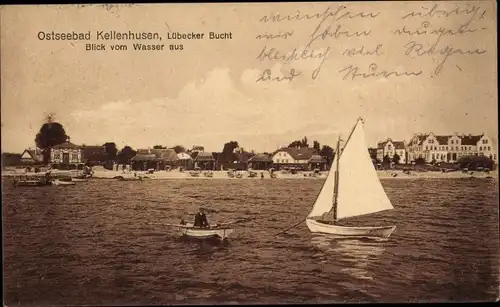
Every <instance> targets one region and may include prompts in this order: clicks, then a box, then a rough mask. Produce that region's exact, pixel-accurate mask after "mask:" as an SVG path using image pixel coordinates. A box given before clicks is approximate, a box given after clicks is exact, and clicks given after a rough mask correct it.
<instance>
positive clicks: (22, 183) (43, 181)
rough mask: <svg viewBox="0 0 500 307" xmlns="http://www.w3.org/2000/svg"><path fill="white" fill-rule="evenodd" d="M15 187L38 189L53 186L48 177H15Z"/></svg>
mask: <svg viewBox="0 0 500 307" xmlns="http://www.w3.org/2000/svg"><path fill="white" fill-rule="evenodd" d="M13 185H14V186H15V187H36V186H47V185H51V183H50V181H49V180H48V179H47V178H46V177H42V176H29V175H24V176H22V175H21V176H16V177H14V183H13Z"/></svg>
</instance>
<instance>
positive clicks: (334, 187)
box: [306, 118, 396, 238]
mask: <svg viewBox="0 0 500 307" xmlns="http://www.w3.org/2000/svg"><path fill="white" fill-rule="evenodd" d="M391 209H394V207H393V206H392V204H391V201H390V200H389V198H388V197H387V194H386V193H385V191H384V188H383V187H382V184H381V183H380V180H379V178H378V175H377V172H376V171H375V168H374V166H373V162H372V160H371V158H370V155H369V153H368V150H367V146H366V144H365V134H364V129H363V119H361V118H358V120H357V121H356V124H355V125H354V128H353V129H352V131H351V133H350V135H349V137H348V138H347V140H346V143H345V145H344V148H343V149H342V151H340V138H339V139H338V142H337V150H336V154H335V158H334V161H333V163H332V167H331V168H330V171H329V173H328V176H327V178H326V180H325V182H324V183H323V186H322V188H321V191H320V193H319V194H318V197H317V198H316V201H315V202H314V205H313V208H312V210H311V212H310V213H309V215H308V216H307V218H306V224H307V227H308V228H309V230H310V231H311V232H313V233H325V234H332V235H340V236H355V237H382V238H388V237H389V236H390V235H391V234H392V233H393V231H394V230H395V229H396V226H380V227H372V226H368V227H366V226H359V227H357V226H355V227H352V226H340V225H338V221H339V220H341V219H345V218H348V217H354V216H361V215H367V214H371V213H375V212H380V211H384V210H391Z"/></svg>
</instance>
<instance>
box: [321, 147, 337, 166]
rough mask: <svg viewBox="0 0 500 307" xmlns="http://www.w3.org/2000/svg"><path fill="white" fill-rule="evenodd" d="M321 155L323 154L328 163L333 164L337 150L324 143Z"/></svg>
mask: <svg viewBox="0 0 500 307" xmlns="http://www.w3.org/2000/svg"><path fill="white" fill-rule="evenodd" d="M319 155H320V156H322V157H323V158H324V159H325V160H326V164H327V165H331V164H332V161H333V158H334V157H335V152H334V150H333V148H331V147H330V146H328V145H323V147H322V148H321V150H320V152H319Z"/></svg>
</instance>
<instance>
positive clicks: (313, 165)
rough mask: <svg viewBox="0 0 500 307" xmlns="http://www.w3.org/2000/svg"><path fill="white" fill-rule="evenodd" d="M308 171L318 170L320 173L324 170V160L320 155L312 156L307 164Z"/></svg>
mask: <svg viewBox="0 0 500 307" xmlns="http://www.w3.org/2000/svg"><path fill="white" fill-rule="evenodd" d="M308 165H309V170H314V169H319V170H320V171H324V170H326V160H325V158H323V157H322V156H320V155H313V156H312V157H311V158H310V159H309V162H308Z"/></svg>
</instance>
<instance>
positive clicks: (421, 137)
mask: <svg viewBox="0 0 500 307" xmlns="http://www.w3.org/2000/svg"><path fill="white" fill-rule="evenodd" d="M428 136H429V134H419V135H417V138H418V145H422V143H423V142H424V141H425V140H426V139H427V137H428Z"/></svg>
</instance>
